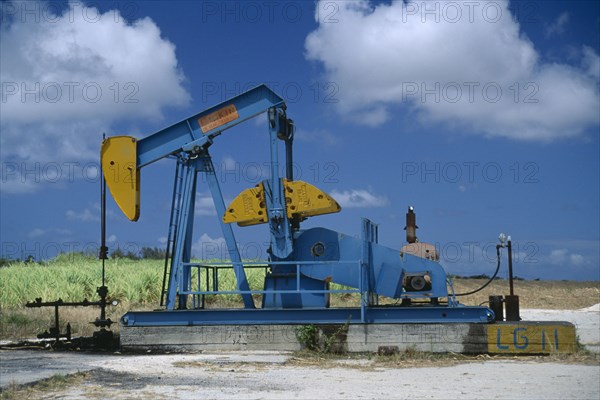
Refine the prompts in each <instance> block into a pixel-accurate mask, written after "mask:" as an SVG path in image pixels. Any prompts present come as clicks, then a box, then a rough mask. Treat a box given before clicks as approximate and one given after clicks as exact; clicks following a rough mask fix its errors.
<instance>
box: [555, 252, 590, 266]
mask: <svg viewBox="0 0 600 400" xmlns="http://www.w3.org/2000/svg"><path fill="white" fill-rule="evenodd" d="M549 261H550V263H551V264H554V265H559V266H574V267H578V266H581V265H583V264H585V263H586V260H585V257H584V256H582V255H581V254H579V253H572V252H570V251H569V250H568V249H556V250H552V251H551V252H550V257H549Z"/></svg>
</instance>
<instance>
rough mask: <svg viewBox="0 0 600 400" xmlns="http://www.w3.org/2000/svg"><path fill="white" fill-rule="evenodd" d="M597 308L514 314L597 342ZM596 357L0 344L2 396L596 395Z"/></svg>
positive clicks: (599, 371) (599, 380) (599, 388)
mask: <svg viewBox="0 0 600 400" xmlns="http://www.w3.org/2000/svg"><path fill="white" fill-rule="evenodd" d="M599 306H600V305H595V306H592V307H587V308H585V309H581V310H564V311H558V310H535V309H534V310H522V317H523V318H524V319H528V320H536V319H537V320H543V319H546V320H548V319H549V318H551V319H553V320H565V321H571V322H573V323H574V324H576V326H577V328H578V334H579V336H580V339H581V342H582V343H583V344H584V345H586V346H589V347H590V349H592V350H594V349H595V350H598V345H599V344H600V338H599V337H600V329H599V328H600V308H599ZM599 360H600V356H599V355H594V353H585V352H584V353H581V354H576V355H573V356H566V357H559V356H547V357H512V358H511V357H491V356H488V355H480V356H476V357H465V356H462V355H456V354H455V355H452V354H450V355H443V356H430V357H428V358H422V359H419V358H418V357H417V358H416V359H412V360H411V359H409V360H408V361H402V362H397V361H395V360H394V359H392V360H385V359H381V358H379V357H376V356H374V355H359V356H351V357H336V358H328V357H325V356H314V355H313V356H303V355H298V354H292V353H280V352H228V353H199V354H161V355H157V354H146V355H127V354H118V353H106V354H90V353H79V352H53V351H44V350H37V351H35V350H1V351H0V372H1V374H0V386H1V387H2V389H3V391H2V393H1V395H2V398H6V399H10V398H15V399H20V398H27V399H58V398H60V399H106V398H113V399H132V398H133V399H162V398H178V399H199V398H202V399H206V398H208V399H240V398H244V399H289V398H294V399H316V398H320V399H321V398H326V399H383V398H385V399H399V398H411V399H453V398H460V399H544V400H550V399H594V400H597V399H599V398H600V362H599ZM57 374H60V375H57ZM47 378H50V379H47ZM44 379H46V380H45V381H44ZM40 380H42V381H41V383H40ZM35 382H38V383H35ZM24 384H26V385H24ZM28 385H29V386H28Z"/></svg>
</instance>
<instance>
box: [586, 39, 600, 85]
mask: <svg viewBox="0 0 600 400" xmlns="http://www.w3.org/2000/svg"><path fill="white" fill-rule="evenodd" d="M581 64H582V66H583V68H585V69H586V71H587V73H588V75H590V76H593V77H595V78H596V79H600V56H599V55H598V53H596V52H595V51H594V50H593V49H592V48H591V47H588V46H583V59H582V60H581Z"/></svg>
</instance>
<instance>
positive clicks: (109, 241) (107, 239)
mask: <svg viewBox="0 0 600 400" xmlns="http://www.w3.org/2000/svg"><path fill="white" fill-rule="evenodd" d="M106 241H107V242H108V243H115V242H116V241H117V235H110V236H109V237H108V238H106Z"/></svg>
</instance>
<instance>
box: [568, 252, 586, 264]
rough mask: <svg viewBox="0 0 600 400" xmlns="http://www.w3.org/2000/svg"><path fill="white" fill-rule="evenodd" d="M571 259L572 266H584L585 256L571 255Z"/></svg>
mask: <svg viewBox="0 0 600 400" xmlns="http://www.w3.org/2000/svg"><path fill="white" fill-rule="evenodd" d="M569 259H570V261H571V264H573V265H575V266H578V265H582V264H583V262H584V258H583V256H582V255H581V254H577V253H575V254H571V255H570V256H569Z"/></svg>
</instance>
